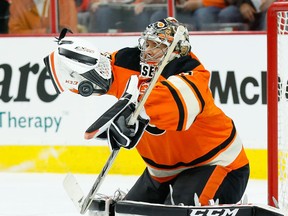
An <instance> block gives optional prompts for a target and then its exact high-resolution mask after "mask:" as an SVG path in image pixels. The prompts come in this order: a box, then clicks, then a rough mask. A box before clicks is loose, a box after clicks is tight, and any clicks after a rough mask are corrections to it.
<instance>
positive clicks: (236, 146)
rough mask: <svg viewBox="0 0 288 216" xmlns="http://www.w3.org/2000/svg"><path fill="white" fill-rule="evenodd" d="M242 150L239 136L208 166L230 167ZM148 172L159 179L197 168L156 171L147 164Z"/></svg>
mask: <svg viewBox="0 0 288 216" xmlns="http://www.w3.org/2000/svg"><path fill="white" fill-rule="evenodd" d="M241 150H242V142H241V139H240V137H239V136H238V134H237V135H236V137H235V139H234V141H233V143H232V144H231V145H230V146H229V147H228V148H227V149H226V150H225V151H223V152H221V153H220V154H219V155H218V156H217V157H216V158H214V159H213V160H212V161H210V162H208V163H207V165H219V166H223V167H225V166H228V165H229V164H231V163H232V162H233V161H234V160H235V159H236V158H237V156H238V155H239V154H240V153H241ZM147 167H148V171H149V173H150V174H151V175H152V176H155V177H158V178H164V177H169V176H173V175H177V174H179V173H180V172H182V171H184V170H187V169H190V168H193V167H197V165H196V166H191V167H181V168H178V169H174V170H164V169H155V168H152V167H150V166H149V164H147Z"/></svg>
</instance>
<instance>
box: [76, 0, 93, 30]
mask: <svg viewBox="0 0 288 216" xmlns="http://www.w3.org/2000/svg"><path fill="white" fill-rule="evenodd" d="M75 2H76V7H77V18H78V30H79V32H81V33H85V32H88V26H89V16H90V10H89V9H90V0H75Z"/></svg>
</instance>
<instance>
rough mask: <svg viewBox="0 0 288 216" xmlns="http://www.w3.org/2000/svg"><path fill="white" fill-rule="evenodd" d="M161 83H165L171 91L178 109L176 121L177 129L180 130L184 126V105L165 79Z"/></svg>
mask: <svg viewBox="0 0 288 216" xmlns="http://www.w3.org/2000/svg"><path fill="white" fill-rule="evenodd" d="M161 83H162V84H163V85H165V86H166V87H167V88H168V89H169V91H170V92H171V94H172V96H173V98H174V100H175V102H176V104H177V107H178V111H179V121H178V126H177V131H181V130H182V129H183V126H184V116H185V114H184V106H183V104H182V102H181V100H180V97H179V95H178V94H177V92H176V90H175V89H174V88H173V87H172V86H171V85H170V84H169V83H168V82H166V81H163V82H161Z"/></svg>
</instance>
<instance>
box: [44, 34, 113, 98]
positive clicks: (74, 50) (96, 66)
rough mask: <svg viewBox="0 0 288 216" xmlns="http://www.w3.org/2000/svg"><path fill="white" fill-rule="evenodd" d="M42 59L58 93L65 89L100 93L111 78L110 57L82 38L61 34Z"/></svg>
mask: <svg viewBox="0 0 288 216" xmlns="http://www.w3.org/2000/svg"><path fill="white" fill-rule="evenodd" d="M44 63H45V65H46V67H47V70H48V73H49V75H50V77H51V79H52V82H53V85H54V87H55V89H56V91H57V93H59V94H60V93H62V92H63V91H65V90H69V91H71V92H74V93H77V94H80V95H82V96H85V97H87V96H90V95H92V94H94V95H102V94H105V93H106V92H107V91H108V90H109V88H110V85H111V82H112V72H111V64H110V59H109V58H108V57H106V56H105V55H104V54H102V53H100V52H99V50H98V49H97V48H96V47H95V46H94V45H93V44H91V43H89V42H88V41H86V40H83V39H79V38H74V37H65V35H64V37H63V38H62V39H61V38H60V39H59V40H58V47H57V49H56V50H55V51H54V52H52V53H51V54H50V55H49V56H47V57H46V58H44Z"/></svg>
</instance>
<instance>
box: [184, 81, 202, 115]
mask: <svg viewBox="0 0 288 216" xmlns="http://www.w3.org/2000/svg"><path fill="white" fill-rule="evenodd" d="M181 78H182V79H184V80H185V81H186V82H187V83H188V84H189V85H190V86H191V87H192V88H193V89H194V91H195V92H196V94H197V97H198V98H199V100H200V103H201V106H202V107H201V111H200V113H202V112H203V110H204V106H205V101H204V99H203V97H202V95H201V93H200V91H199V89H198V88H197V86H196V85H195V84H194V83H193V82H191V81H190V80H189V79H188V78H187V77H185V76H181Z"/></svg>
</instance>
